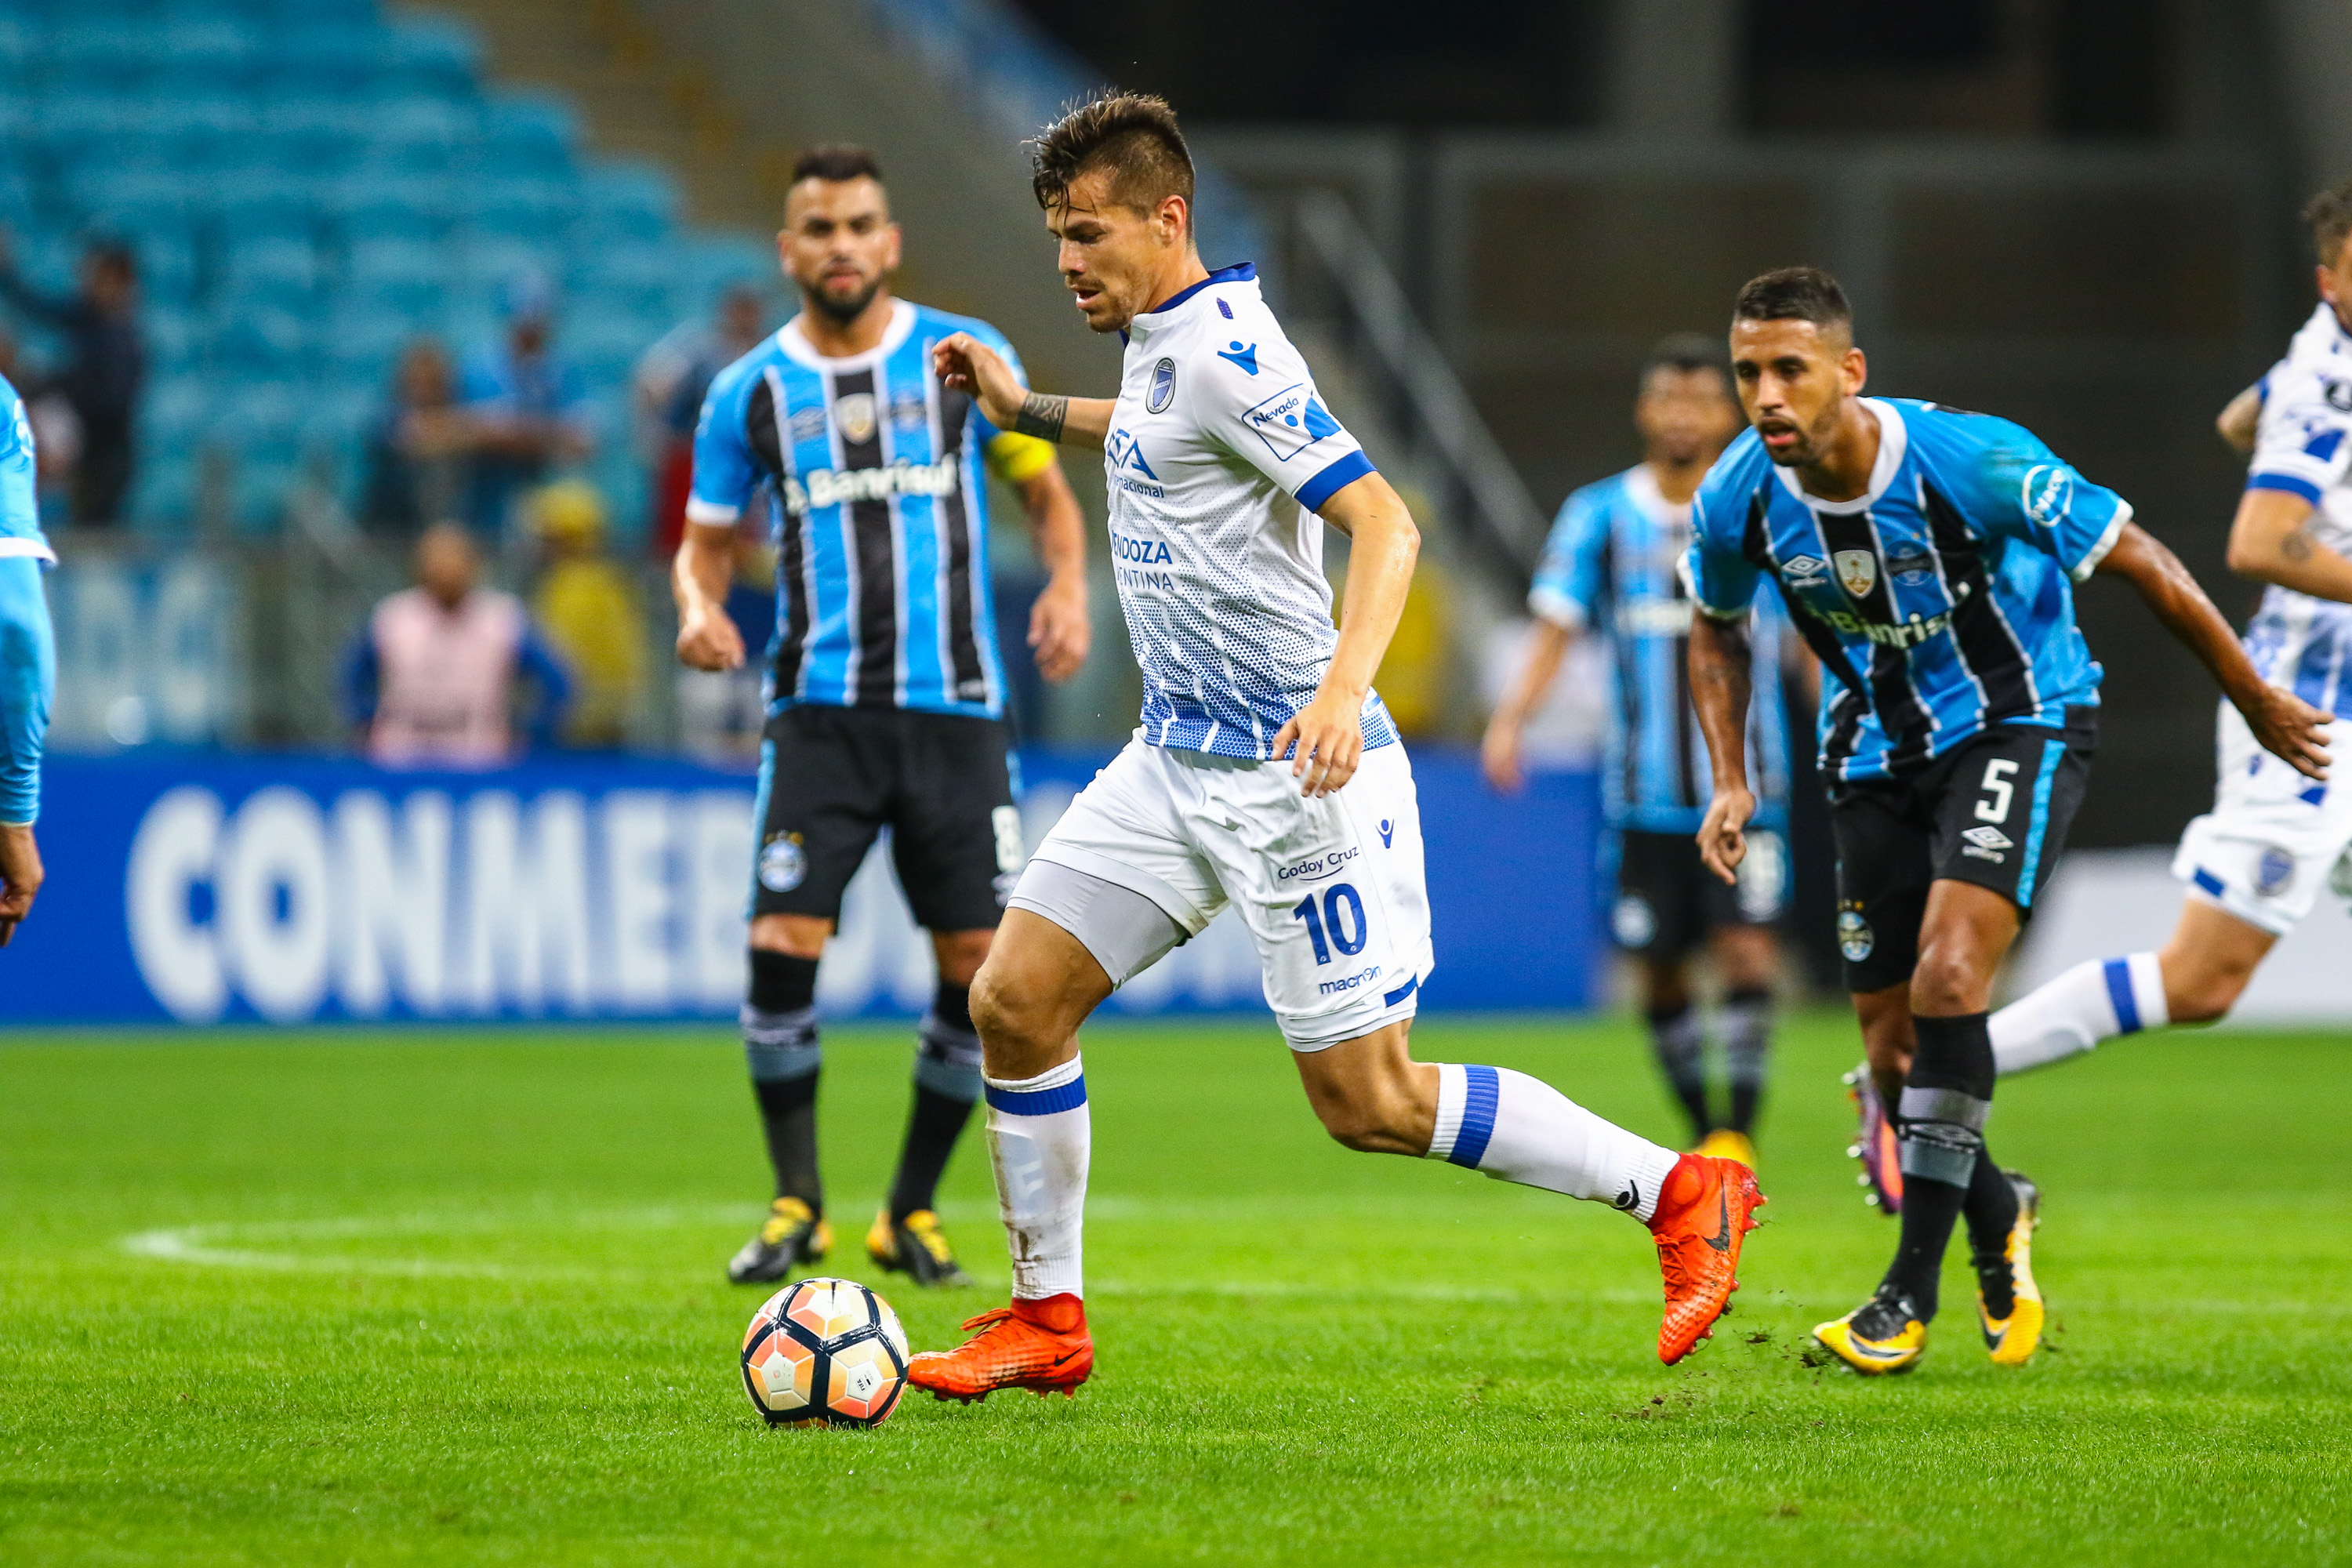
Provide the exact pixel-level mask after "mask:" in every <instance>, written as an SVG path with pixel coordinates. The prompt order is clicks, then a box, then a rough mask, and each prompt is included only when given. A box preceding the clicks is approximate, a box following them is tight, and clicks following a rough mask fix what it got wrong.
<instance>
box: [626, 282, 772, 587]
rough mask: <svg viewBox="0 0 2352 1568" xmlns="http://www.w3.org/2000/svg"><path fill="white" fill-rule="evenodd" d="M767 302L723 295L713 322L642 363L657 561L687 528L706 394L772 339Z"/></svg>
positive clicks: (735, 293) (688, 329)
mask: <svg viewBox="0 0 2352 1568" xmlns="http://www.w3.org/2000/svg"><path fill="white" fill-rule="evenodd" d="M767 317H768V307H767V301H766V300H764V299H762V298H761V293H760V290H759V289H755V288H753V287H752V286H751V284H749V283H737V284H734V285H732V286H731V287H730V288H729V289H727V291H726V292H725V293H723V294H721V295H720V296H719V312H718V316H717V318H716V320H714V321H711V322H709V324H708V325H706V324H704V323H702V322H699V321H691V322H688V323H687V324H685V325H683V326H680V327H678V328H677V329H675V330H673V331H668V332H666V333H664V334H663V335H662V337H661V339H660V341H659V342H656V343H655V344H654V346H653V347H651V348H649V349H647V350H646V352H645V353H644V355H643V356H642V357H640V358H639V359H638V361H637V369H636V375H635V384H636V385H635V391H636V397H637V405H638V412H639V416H640V417H641V418H642V419H643V420H644V421H645V423H646V426H648V427H649V434H648V439H647V441H646V458H647V460H648V462H649V463H650V464H651V466H652V468H653V481H654V482H653V484H652V486H651V487H650V488H651V489H652V491H653V498H654V517H653V524H654V525H653V530H652V545H653V552H654V557H655V559H656V560H659V561H667V560H668V559H669V558H670V557H671V556H673V555H676V554H677V542H678V538H679V536H680V535H681V534H682V533H683V532H684V531H685V529H686V496H687V491H688V489H691V488H692V486H693V483H694V426H695V421H696V420H697V419H698V418H699V417H700V416H701V414H702V398H703V395H704V394H705V393H707V392H709V390H710V384H711V383H712V382H713V381H715V380H716V379H718V376H719V372H720V371H722V370H725V369H726V368H727V367H728V366H729V365H730V364H733V363H735V362H736V361H737V360H739V359H741V358H742V357H743V356H744V355H745V354H747V353H751V350H752V349H753V348H754V347H755V346H757V345H758V343H759V342H760V340H761V338H763V337H765V336H766V335H767Z"/></svg>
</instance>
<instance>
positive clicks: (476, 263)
mask: <svg viewBox="0 0 2352 1568" xmlns="http://www.w3.org/2000/svg"><path fill="white" fill-rule="evenodd" d="M452 248H453V250H454V252H455V255H456V257H457V276H458V278H459V279H460V280H462V281H463V282H465V283H466V284H467V285H469V286H470V287H471V288H472V289H473V290H474V291H475V292H476V293H478V294H479V295H481V296H483V297H485V298H494V297H495V296H496V295H497V293H498V291H499V289H503V288H504V287H505V286H506V285H507V284H508V283H509V281H511V280H512V279H516V278H519V277H521V276H522V275H523V274H525V273H537V274H539V275H540V276H541V277H543V278H545V277H553V276H555V274H556V271H557V269H558V267H559V265H560V264H561V262H562V254H561V251H560V249H559V247H558V246H557V245H556V244H555V243H554V242H553V241H552V240H532V239H528V238H523V237H519V236H514V235H485V234H461V235H457V236H453V247H452Z"/></svg>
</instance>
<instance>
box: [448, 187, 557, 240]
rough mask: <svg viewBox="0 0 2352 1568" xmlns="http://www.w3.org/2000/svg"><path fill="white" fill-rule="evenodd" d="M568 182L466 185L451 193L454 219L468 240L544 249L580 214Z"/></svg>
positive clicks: (455, 188) (453, 188) (451, 213)
mask: <svg viewBox="0 0 2352 1568" xmlns="http://www.w3.org/2000/svg"><path fill="white" fill-rule="evenodd" d="M578 206H579V197H578V194H577V191H576V189H575V188H574V187H573V186H572V184H571V183H570V182H568V181H562V182H558V181H551V180H517V179H481V180H463V181H460V182H458V183H457V184H455V185H454V186H452V187H451V189H450V216H451V219H452V221H453V223H454V224H455V226H457V228H458V229H459V230H461V231H462V232H463V233H464V234H465V235H467V236H468V237H479V238H483V239H520V240H523V241H526V242H529V243H532V244H536V245H545V244H548V243H550V242H551V241H554V240H557V239H560V238H562V237H564V236H565V235H566V233H567V231H569V229H570V228H571V226H572V214H573V213H574V212H575V211H576V210H577V209H578Z"/></svg>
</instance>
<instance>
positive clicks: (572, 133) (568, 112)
mask: <svg viewBox="0 0 2352 1568" xmlns="http://www.w3.org/2000/svg"><path fill="white" fill-rule="evenodd" d="M482 134H483V137H484V145H483V147H482V148H481V155H480V163H479V166H480V168H481V172H482V173H483V174H488V175H490V176H492V177H494V178H495V177H498V176H500V175H504V176H508V177H510V178H511V177H517V176H520V177H523V178H531V177H537V178H541V179H569V178H571V177H572V148H573V147H574V146H575V145H577V144H578V142H579V141H580V121H579V117H578V116H577V115H576V114H574V113H573V112H572V109H571V107H570V106H569V105H567V104H563V103H560V102H557V101H555V100H551V99H544V98H528V97H520V96H501V97H499V98H498V99H495V100H492V101H491V102H490V104H489V105H488V108H486V109H485V110H483V113H482Z"/></svg>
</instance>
